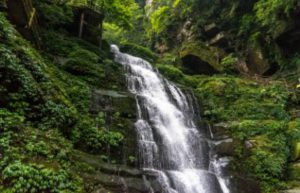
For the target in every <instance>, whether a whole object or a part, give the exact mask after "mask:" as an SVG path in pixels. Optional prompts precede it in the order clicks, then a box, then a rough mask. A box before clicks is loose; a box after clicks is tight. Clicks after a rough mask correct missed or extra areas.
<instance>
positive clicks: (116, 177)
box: [73, 151, 149, 193]
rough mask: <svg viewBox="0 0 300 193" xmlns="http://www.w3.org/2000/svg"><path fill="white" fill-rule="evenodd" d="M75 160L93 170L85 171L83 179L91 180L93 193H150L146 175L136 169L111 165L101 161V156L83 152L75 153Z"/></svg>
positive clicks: (90, 185)
mask: <svg viewBox="0 0 300 193" xmlns="http://www.w3.org/2000/svg"><path fill="white" fill-rule="evenodd" d="M73 159H74V160H76V161H78V162H79V163H81V164H83V165H86V166H88V167H89V168H92V170H91V171H86V172H85V171H83V172H82V177H83V178H85V179H89V183H90V184H89V187H90V188H91V191H90V190H89V191H88V192H93V193H107V192H111V193H128V192H130V193H148V192H149V186H148V185H147V183H146V181H145V178H146V176H144V174H143V173H142V172H141V171H140V170H138V169H135V168H130V167H126V166H121V165H110V164H106V163H103V161H101V156H93V155H90V154H85V153H83V152H79V151H78V152H74V153H73Z"/></svg>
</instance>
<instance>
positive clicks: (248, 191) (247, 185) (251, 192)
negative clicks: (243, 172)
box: [231, 176, 261, 193]
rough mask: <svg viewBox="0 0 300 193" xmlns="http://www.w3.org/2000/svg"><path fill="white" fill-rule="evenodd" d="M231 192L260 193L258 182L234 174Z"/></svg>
mask: <svg viewBox="0 0 300 193" xmlns="http://www.w3.org/2000/svg"><path fill="white" fill-rule="evenodd" d="M231 193H261V189H260V184H259V183H258V182H256V181H255V180H253V179H249V178H244V177H242V176H235V177H234V178H233V179H232V189H231Z"/></svg>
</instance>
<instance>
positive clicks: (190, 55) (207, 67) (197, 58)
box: [179, 42, 225, 75]
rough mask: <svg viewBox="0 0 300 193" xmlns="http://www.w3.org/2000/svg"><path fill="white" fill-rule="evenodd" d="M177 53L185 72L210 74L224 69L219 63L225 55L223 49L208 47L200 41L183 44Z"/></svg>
mask: <svg viewBox="0 0 300 193" xmlns="http://www.w3.org/2000/svg"><path fill="white" fill-rule="evenodd" d="M179 55H180V58H181V60H182V65H183V67H184V68H185V69H187V72H192V71H193V72H194V74H209V75H211V74H216V73H218V72H222V71H223V70H224V69H223V67H222V66H221V64H220V60H221V59H222V58H223V57H224V55H225V53H224V51H223V50H221V49H219V48H216V47H208V46H206V45H205V44H204V43H202V42H196V43H189V44H186V45H184V46H183V47H182V48H181V50H180V53H179Z"/></svg>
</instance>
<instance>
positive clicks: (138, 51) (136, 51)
mask: <svg viewBox="0 0 300 193" xmlns="http://www.w3.org/2000/svg"><path fill="white" fill-rule="evenodd" d="M120 49H121V50H122V51H123V52H126V53H129V54H132V55H134V56H138V57H141V58H143V59H145V60H148V61H149V62H153V61H155V60H156V59H157V58H158V56H157V55H156V54H155V53H153V52H152V51H151V50H150V49H149V48H146V47H143V46H140V45H137V44H133V43H123V44H122V45H121V48H120Z"/></svg>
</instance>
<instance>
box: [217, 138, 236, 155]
mask: <svg viewBox="0 0 300 193" xmlns="http://www.w3.org/2000/svg"><path fill="white" fill-rule="evenodd" d="M214 151H215V153H216V154H218V155H219V156H234V151H235V144H234V141H233V139H231V138H228V139H225V140H221V141H218V142H215V143H214Z"/></svg>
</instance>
